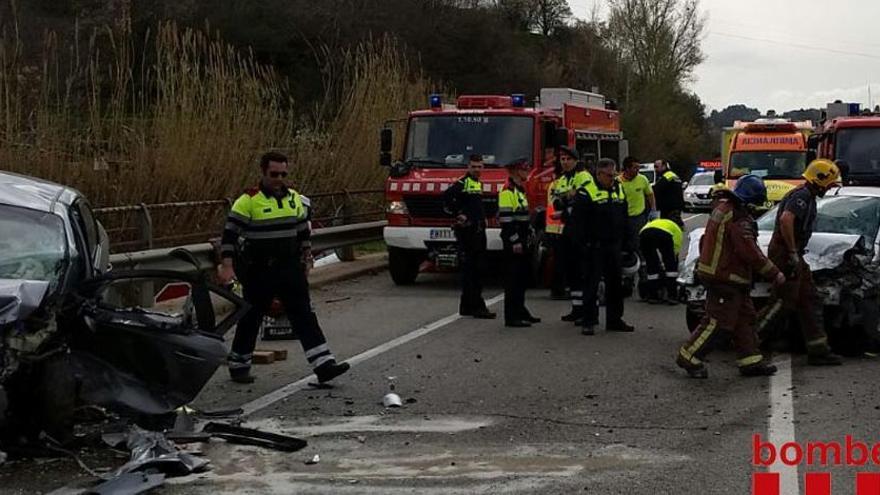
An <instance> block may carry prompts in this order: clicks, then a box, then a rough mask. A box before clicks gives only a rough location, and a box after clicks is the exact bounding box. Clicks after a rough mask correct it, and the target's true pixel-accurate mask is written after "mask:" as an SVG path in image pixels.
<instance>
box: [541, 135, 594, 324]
mask: <svg viewBox="0 0 880 495" xmlns="http://www.w3.org/2000/svg"><path fill="white" fill-rule="evenodd" d="M577 160H578V152H577V150H575V149H573V148H569V147H568V146H560V147H559V162H560V163H561V164H562V176H561V177H559V178H558V179H556V181H555V182H554V183H553V185H552V186H551V198H552V200H553V201H552V204H553V213H552V215H553V216H554V217H556V220H558V221H561V222H562V238H561V239H560V247H561V249H560V252H561V253H562V256H561V257H560V259H559V260H557V262H558V263H562V265H563V266H564V267H565V270H566V272H567V273H568V283H569V286H570V287H571V312H569V313H568V314H567V315H564V316H563V317H562V321H570V322H574V321H577V320H578V319H580V318H581V317H582V316H583V314H584V312H583V297H584V294H583V285H584V282H583V280H581V275H582V270H581V269H580V268H579V266H580V261H579V260H578V259H577V257H576V256H577V255H576V253H577V252H578V248H577V247H576V246H575V245H574V233H573V232H574V231H573V230H572V229H571V228H570V226H569V217H570V216H571V212H572V207H573V206H574V198H575V195H576V194H577V191H578V189H580V188H583V187H588V188H591V187H593V176H592V175H591V174H590V173H589V172H587V171H586V170H577V167H578V163H577Z"/></svg>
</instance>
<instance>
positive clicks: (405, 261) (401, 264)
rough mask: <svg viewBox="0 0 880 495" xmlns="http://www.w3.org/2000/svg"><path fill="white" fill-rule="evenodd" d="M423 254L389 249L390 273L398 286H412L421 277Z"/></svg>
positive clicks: (408, 250)
mask: <svg viewBox="0 0 880 495" xmlns="http://www.w3.org/2000/svg"><path fill="white" fill-rule="evenodd" d="M421 264H422V256H421V252H419V251H414V250H411V249H401V248H395V247H390V246H389V247H388V271H389V272H390V273H391V280H393V281H394V283H395V284H396V285H412V284H413V283H414V282H415V281H416V277H418V276H419V266H420V265H421Z"/></svg>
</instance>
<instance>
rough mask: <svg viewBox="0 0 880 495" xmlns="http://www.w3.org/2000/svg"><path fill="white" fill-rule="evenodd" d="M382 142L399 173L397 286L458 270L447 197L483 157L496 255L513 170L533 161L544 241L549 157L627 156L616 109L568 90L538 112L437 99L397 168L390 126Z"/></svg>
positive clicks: (497, 102) (521, 102)
mask: <svg viewBox="0 0 880 495" xmlns="http://www.w3.org/2000/svg"><path fill="white" fill-rule="evenodd" d="M381 137H382V146H381V151H382V153H381V162H382V164H383V165H384V166H387V167H390V171H389V177H388V180H387V181H386V184H385V199H386V203H387V219H388V226H387V227H386V228H385V233H384V237H385V243H386V244H387V245H388V254H389V265H390V272H391V278H392V279H393V280H394V282H395V283H397V284H399V285H404V284H411V283H413V282H414V281H415V279H416V277H417V276H418V273H419V270H420V267H421V266H422V264H423V263H424V262H425V261H429V262H431V263H433V265H434V266H435V267H441V268H442V267H448V268H454V267H455V266H456V265H457V258H456V250H455V239H454V236H453V232H452V228H451V223H452V219H451V218H450V217H449V215H447V214H446V213H445V212H444V211H443V196H442V195H443V192H444V191H445V190H446V189H447V188H448V187H449V185H450V184H451V183H453V182H455V181H456V180H457V179H458V178H460V177H461V176H462V175H463V174H464V169H465V167H466V166H467V159H468V156H469V155H470V154H471V153H480V154H482V155H483V157H484V161H485V170H484V171H483V174H482V179H481V181H482V183H483V191H484V197H483V200H484V202H485V207H486V213H487V216H488V217H489V228H488V231H487V235H488V248H489V250H490V251H500V250H501V240H500V237H499V233H500V229H499V228H498V223H497V221H496V220H495V218H494V217H495V215H496V213H497V211H498V206H497V195H498V192H499V191H500V190H501V188H502V186H503V185H504V183H505V181H506V180H507V174H506V172H505V170H504V165H506V164H509V163H512V162H514V161H519V160H523V159H525V160H528V162H529V163H531V164H532V171H531V174H530V176H529V180H528V183H527V187H526V190H527V194H528V199H529V205H530V207H531V209H532V210H533V218H534V219H535V222H534V223H535V227H536V229H537V230H538V231H539V232H540V231H542V230H543V226H544V221H545V206H546V203H547V188H548V187H549V185H550V183H551V182H552V181H553V180H554V176H553V173H554V170H553V164H552V161H550V162H548V163H545V161H544V154H545V149H548V148H550V149H552V148H557V147H558V146H560V145H568V146H571V145H574V146H576V148H577V149H578V151H579V152H580V153H581V156H582V157H583V158H584V159H585V160H587V161H589V160H596V159H598V158H605V157H607V158H613V159H615V160H617V161H619V160H620V159H621V158H622V157H623V156H625V155H626V153H627V143H626V141H625V140H624V139H623V135H622V133H621V132H620V115H619V113H618V112H617V110H616V109H614V105H613V104H612V103H611V102H609V101H607V100H606V99H605V97H604V96H602V95H601V94H597V93H596V92H587V91H579V90H573V89H567V88H544V89H542V90H541V92H540V96H539V98H538V100H537V102H536V103H535V105H534V106H527V105H526V101H525V96H524V95H521V94H514V95H509V96H505V95H462V96H459V97H458V99H457V100H456V101H455V103H454V104H446V103H444V102H443V100H442V97H441V96H440V95H432V96H431V97H430V106H429V108H428V109H426V110H418V111H414V112H411V113H410V114H409V116H408V117H407V119H406V132H405V140H404V143H403V147H402V149H403V156H401V157H399V158H400V159H399V161H396V162H394V163H393V164H392V156H391V152H392V149H393V136H392V129H391V127H390V126H389V125H386V126H385V128H384V129H382V135H381ZM538 256H540V254H539V255H538ZM538 260H540V258H539V257H538V259H537V260H536V261H538Z"/></svg>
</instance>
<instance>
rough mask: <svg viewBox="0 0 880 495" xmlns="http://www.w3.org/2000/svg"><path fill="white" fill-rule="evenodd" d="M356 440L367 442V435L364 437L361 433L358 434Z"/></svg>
mask: <svg viewBox="0 0 880 495" xmlns="http://www.w3.org/2000/svg"><path fill="white" fill-rule="evenodd" d="M357 441H358V442H360V443H366V442H367V437H365V436H363V435H358V437H357Z"/></svg>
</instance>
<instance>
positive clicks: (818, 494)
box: [752, 434, 880, 495]
mask: <svg viewBox="0 0 880 495" xmlns="http://www.w3.org/2000/svg"><path fill="white" fill-rule="evenodd" d="M776 463H781V464H784V465H786V466H800V465H802V466H804V467H805V468H806V467H810V468H812V467H813V466H815V465H819V466H822V467H828V466H850V467H860V468H867V467H868V466H870V465H871V464H873V465H874V467H875V468H876V467H878V466H880V443H878V444H874V445H868V444H866V443H864V442H859V441H855V440H853V438H852V436H851V435H846V437H845V438H844V442H843V443H842V444H841V442H808V443H807V444H806V445H801V444H800V443H797V442H786V443H784V444H782V445H780V446H777V445H775V444H773V443H771V442H765V441H764V440H763V439H762V438H761V435H758V434H756V435H753V436H752V464H753V465H754V466H756V467H765V468H766V467H770V466H773V465H774V464H776ZM804 486H805V491H804V495H831V494H832V491H831V473H828V472H810V473H806V475H805V476H804ZM855 488H856V491H855V493H856V495H877V494H880V473H867V472H860V473H856V479H855ZM752 495H780V477H779V473H772V472H770V473H753V474H752Z"/></svg>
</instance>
